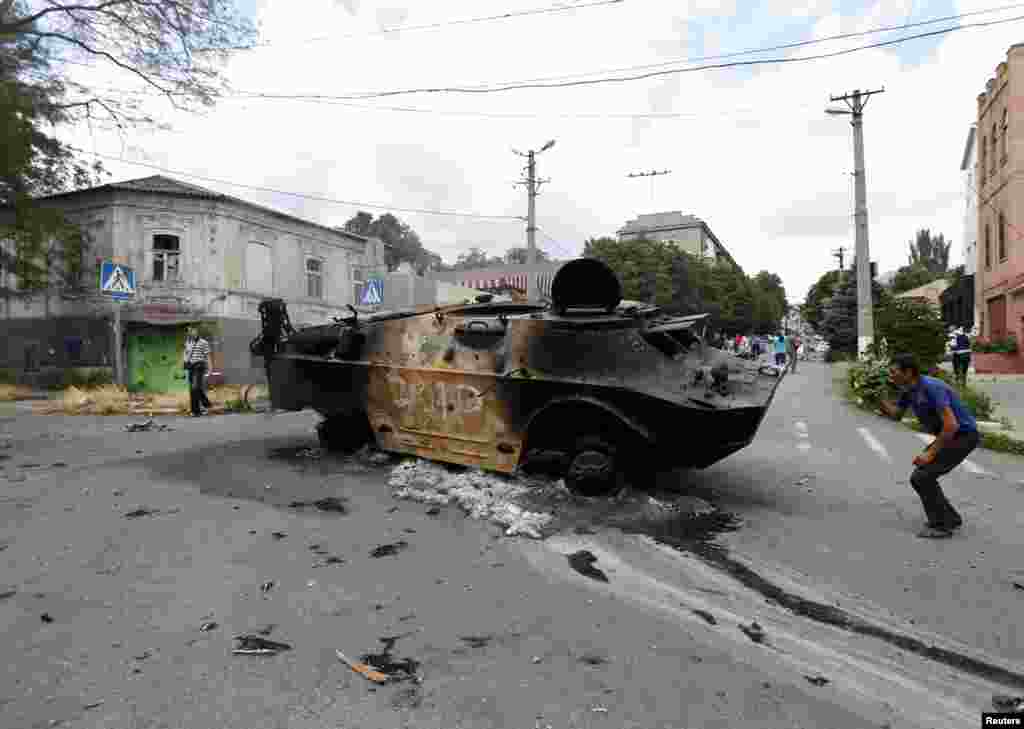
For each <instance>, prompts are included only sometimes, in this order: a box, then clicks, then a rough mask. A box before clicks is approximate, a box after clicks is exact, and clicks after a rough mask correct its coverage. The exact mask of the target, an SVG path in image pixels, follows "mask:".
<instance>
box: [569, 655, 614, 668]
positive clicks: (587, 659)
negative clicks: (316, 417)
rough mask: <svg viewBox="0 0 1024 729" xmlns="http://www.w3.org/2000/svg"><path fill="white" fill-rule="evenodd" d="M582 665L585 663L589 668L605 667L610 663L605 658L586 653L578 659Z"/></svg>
mask: <svg viewBox="0 0 1024 729" xmlns="http://www.w3.org/2000/svg"><path fill="white" fill-rule="evenodd" d="M577 660H578V661H579V662H580V663H585V664H586V665H588V666H604V665H607V664H608V663H609V661H608V659H607V658H605V657H604V656H599V655H597V654H596V653H584V654H583V655H582V656H580V657H579V658H578V659H577Z"/></svg>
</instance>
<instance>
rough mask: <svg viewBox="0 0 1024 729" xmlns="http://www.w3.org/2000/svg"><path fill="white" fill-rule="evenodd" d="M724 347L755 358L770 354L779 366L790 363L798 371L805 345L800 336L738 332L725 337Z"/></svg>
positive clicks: (728, 350)
mask: <svg viewBox="0 0 1024 729" xmlns="http://www.w3.org/2000/svg"><path fill="white" fill-rule="evenodd" d="M722 348H723V349H725V350H726V351H727V352H733V353H735V354H739V355H748V356H753V357H754V359H760V358H761V356H762V355H765V354H770V355H772V356H773V358H774V360H775V364H776V365H777V366H779V367H785V366H786V364H787V363H789V365H790V367H791V368H792V370H793V371H794V372H796V363H797V360H798V359H800V357H801V355H802V354H803V352H804V345H803V342H801V341H800V337H799V336H796V335H793V336H786V335H784V334H773V335H771V336H758V335H750V336H747V335H745V334H737V335H736V336H735V337H726V338H724V339H723V341H722Z"/></svg>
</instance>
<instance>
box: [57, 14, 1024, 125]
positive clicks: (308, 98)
mask: <svg viewBox="0 0 1024 729" xmlns="http://www.w3.org/2000/svg"><path fill="white" fill-rule="evenodd" d="M573 7H582V6H573ZM1021 7H1024V3H1016V4H1013V5H1005V6H1000V7H997V8H988V9H982V10H976V11H973V12H969V13H960V14H957V15H948V16H944V17H940V18H933V19H931V20H924V21H918V22H915V23H905V24H903V25H896V26H883V27H878V28H872V29H869V30H866V31H858V32H855V33H842V34H838V35H833V36H827V37H825V38H816V39H811V40H806V41H797V42H793V43H786V44H782V45H776V46H768V47H762V48H756V49H749V50H745V51H736V52H732V53H726V54H720V55H714V56H702V57H696V58H690V59H676V60H674V61H664V62H661V63H654V64H645V65H638V66H626V67H621V68H618V69H607V70H605V71H590V72H587V73H582V74H574V75H565V76H552V77H545V78H538V79H527V80H526V81H524V82H508V83H507V84H505V85H503V86H500V87H497V88H494V87H491V86H488V85H477V86H469V87H458V88H451V89H413V90H408V91H394V92H377V93H373V92H371V93H370V94H368V95H350V96H332V95H322V94H273V93H267V92H253V91H241V90H239V91H234V92H230V93H229V94H228V96H229V97H234V98H245V99H252V100H284V101H305V102H313V103H326V104H334V105H338V106H347V107H349V108H355V109H366V110H374V109H381V110H387V111H398V112H407V113H420V114H440V115H448V116H473V117H486V118H510V119H515V118H546V117H555V118H559V117H561V118H593V119H604V118H624V119H660V118H666V119H669V118H671V119H685V118H698V117H697V116H695V115H686V114H679V113H674V112H649V113H636V114H630V113H624V114H614V113H590V114H588V113H575V114H551V115H549V114H536V113H507V114H503V113H489V112H480V111H472V110H443V109H422V108H415V107H399V106H376V105H373V106H361V105H357V104H344V103H340V102H342V101H344V100H358V99H370V98H379V97H380V96H385V95H398V94H412V93H421V92H422V93H427V92H444V91H452V92H464V93H473V92H477V93H487V92H494V91H505V90H511V89H512V88H527V87H528V86H526V85H525V84H528V83H531V82H533V81H545V80H556V79H572V78H580V77H585V76H593V75H596V74H601V73H614V72H620V71H628V70H635V69H645V68H660V67H664V66H667V65H674V64H677V63H692V62H697V61H706V60H716V59H724V58H734V57H738V56H744V55H752V54H757V53H765V52H769V51H776V50H786V49H792V48H798V47H804V46H809V45H815V44H819V43H826V42H831V41H834V40H843V39H848V38H853V37H861V36H867V35H873V34H877V33H884V32H889V31H892V30H901V29H907V28H915V27H922V26H926V25H933V24H935V23H939V22H946V21H950V20H958V19H962V18H967V17H972V16H977V15H982V14H989V13H996V12H1003V11H1006V10H1013V9H1017V8H1021ZM1021 19H1024V16H1018V17H1014V18H1008V19H1004V20H999V21H992V22H989V23H977V24H969V25H962V26H956V27H952V28H945V29H940V30H938V31H933V32H930V33H924V34H918V35H914V36H908V37H904V38H898V39H895V40H892V41H886V42H883V43H879V44H872V45H868V46H861V47H857V48H853V49H847V50H844V51H839V52H835V53H831V54H822V55H818V56H807V57H798V58H787V59H762V60H757V61H750V62H746V63H735V64H715V65H706V66H697V67H692V68H684V69H669V70H666V71H664V72H662V73H661V74H652V75H665V74H670V73H685V72H689V71H698V70H707V69H717V68H728V67H731V66H742V65H753V64H766V63H787V62H794V61H803V60H818V59H821V58H828V57H831V56H834V55H843V54H847V53H853V52H857V51H860V50H866V49H871V48H876V47H882V46H885V45H893V44H896V43H903V42H906V41H909V40H915V39H918V38H923V37H928V36H931V35H940V34H944V33H949V32H952V31H954V30H962V29H965V28H975V27H985V26H989V25H998V24H1001V23H1004V22H1014V21H1017V20H1021ZM65 62H67V63H77V62H74V61H70V60H67V61H65ZM78 65H86V66H91V64H84V63H78ZM648 77H650V76H649V75H647V74H643V75H641V76H637V77H631V78H610V79H593V80H590V81H588V82H581V83H605V82H610V81H629V80H638V79H642V78H648ZM566 85H578V84H566ZM560 86H562V84H554V85H545V86H538V88H557V87H560ZM117 91H121V92H122V93H126V94H135V95H142V96H164V94H160V93H158V92H155V91H151V90H146V91H130V90H117ZM809 106H810V105H808V108H809ZM737 111H741V110H737ZM749 111H751V112H755V111H757V109H753V108H751V109H749ZM701 116H703V115H701Z"/></svg>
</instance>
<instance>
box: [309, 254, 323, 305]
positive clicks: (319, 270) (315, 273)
mask: <svg viewBox="0 0 1024 729" xmlns="http://www.w3.org/2000/svg"><path fill="white" fill-rule="evenodd" d="M306 296H308V297H309V298H311V299H322V298H323V297H324V262H323V261H321V260H319V259H317V258H308V259H306Z"/></svg>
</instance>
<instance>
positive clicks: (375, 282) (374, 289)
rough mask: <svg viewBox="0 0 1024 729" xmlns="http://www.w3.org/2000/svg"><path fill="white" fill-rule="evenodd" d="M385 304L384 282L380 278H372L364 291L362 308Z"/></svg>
mask: <svg viewBox="0 0 1024 729" xmlns="http://www.w3.org/2000/svg"><path fill="white" fill-rule="evenodd" d="M383 303H384V282H383V281H382V280H381V279H379V278H371V279H370V280H369V281H367V282H366V288H365V289H363V296H362V299H361V300H360V302H359V304H360V305H361V306H375V305H377V304H383Z"/></svg>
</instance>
